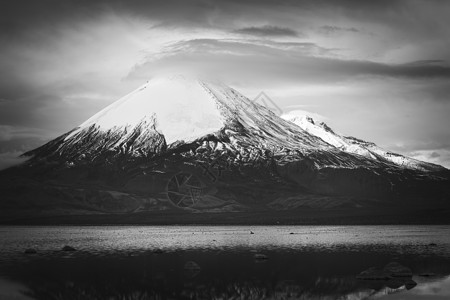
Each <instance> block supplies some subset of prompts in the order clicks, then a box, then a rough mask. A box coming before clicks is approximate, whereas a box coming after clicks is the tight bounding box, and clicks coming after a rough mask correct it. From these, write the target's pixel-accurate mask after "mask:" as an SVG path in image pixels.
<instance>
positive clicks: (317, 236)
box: [0, 226, 450, 300]
mask: <svg viewBox="0 0 450 300" xmlns="http://www.w3.org/2000/svg"><path fill="white" fill-rule="evenodd" d="M252 233H253V234H252ZM65 245H70V246H72V247H74V248H75V249H77V251H72V252H67V251H61V249H62V247H63V246H65ZM28 248H33V249H35V250H36V251H37V253H35V254H25V253H24V251H25V250H26V249H28ZM390 262H398V263H400V264H402V265H404V266H406V267H408V268H410V269H411V270H412V272H413V276H412V277H409V278H395V279H386V280H362V279H357V275H358V274H359V273H361V272H362V271H364V270H367V269H368V268H371V267H378V268H383V266H385V265H386V264H388V263H390ZM449 275H450V226H270V227H269V226H267V227H264V226H261V227H251V226H236V227H233V226H226V227H225V226H223V227H222V226H183V227H179V226H169V227H157V226H142V227H139V226H109V227H100V226H95V227H86V226H71V227H18V226H17V227H12V226H2V227H0V299H46V300H47V299H372V298H374V299H385V298H386V299H450V276H449Z"/></svg>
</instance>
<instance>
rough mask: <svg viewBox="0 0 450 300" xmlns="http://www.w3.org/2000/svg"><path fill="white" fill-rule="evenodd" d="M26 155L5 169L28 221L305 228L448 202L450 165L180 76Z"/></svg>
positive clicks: (11, 195) (11, 203)
mask: <svg viewBox="0 0 450 300" xmlns="http://www.w3.org/2000/svg"><path fill="white" fill-rule="evenodd" d="M24 156H27V157H29V160H28V161H27V162H26V163H25V164H23V165H22V166H19V167H15V168H11V169H9V170H5V171H3V172H1V173H0V175H1V176H2V177H3V179H4V180H2V182H3V185H2V186H1V189H2V191H3V194H4V195H6V198H5V199H6V200H4V201H2V202H1V203H0V205H2V206H3V207H4V208H5V209H4V210H2V211H4V212H6V213H9V214H10V215H17V214H19V215H21V216H22V217H23V216H24V215H28V216H31V215H35V214H36V211H40V212H41V214H42V213H43V214H50V215H58V214H59V215H61V214H73V215H77V216H86V215H93V214H94V215H98V214H103V215H104V214H114V215H115V214H123V213H126V214H127V215H132V216H133V218H137V219H139V217H138V216H142V215H146V214H151V215H152V216H153V218H156V219H158V218H165V217H167V214H169V215H171V214H172V213H174V212H178V213H180V214H182V215H183V218H186V214H187V215H191V214H190V213H191V212H196V213H206V214H207V215H208V213H213V212H222V213H225V212H241V214H238V215H233V217H230V218H228V217H227V218H228V219H227V220H228V222H231V223H233V222H234V221H235V220H236V219H235V218H238V217H236V216H242V214H244V215H245V214H257V215H258V220H260V221H261V222H262V223H265V222H272V221H273V220H274V218H275V216H279V217H276V218H280V219H281V220H287V219H288V220H291V221H292V220H293V221H292V222H299V220H300V219H304V218H305V214H309V213H312V212H315V213H316V214H317V213H318V214H319V215H320V216H322V217H323V215H324V214H325V215H327V214H329V213H331V212H335V211H336V210H337V211H339V214H342V213H343V212H345V213H344V215H348V214H352V215H354V214H357V215H358V214H361V213H362V212H366V213H367V212H373V211H378V212H379V211H383V212H385V211H386V210H389V211H392V210H394V211H395V209H399V208H401V209H402V210H404V207H405V205H408V206H409V207H415V209H422V208H423V207H424V205H425V206H430V207H433V208H436V207H445V206H446V205H447V202H448V201H447V199H448V195H449V193H448V188H447V187H448V183H449V175H448V171H447V170H446V169H445V168H442V167H440V166H436V165H432V164H427V163H424V162H419V161H415V160H412V159H409V158H406V157H404V156H401V157H400V156H398V155H394V154H392V153H389V152H387V151H384V150H382V149H380V148H378V147H376V146H375V145H374V144H371V143H367V142H363V141H361V140H358V139H355V138H351V137H343V136H340V135H337V134H336V133H334V131H333V130H331V128H329V127H328V126H327V125H326V124H316V123H315V122H314V120H312V119H311V118H304V119H298V120H291V121H289V120H284V119H282V118H280V117H278V116H277V115H275V114H274V113H273V112H271V111H270V110H268V109H267V108H265V107H263V106H260V105H258V104H256V103H254V102H252V101H250V100H249V99H247V98H246V97H245V96H243V95H242V94H240V93H239V92H237V91H236V90H234V89H232V88H230V87H228V86H226V85H224V84H221V83H219V82H214V81H208V80H199V79H195V78H191V77H185V76H179V75H177V76H169V77H159V78H154V79H152V80H150V81H149V82H147V83H146V84H144V85H143V86H141V87H139V88H138V89H137V90H135V91H133V92H131V93H130V94H128V95H126V96H124V97H123V98H121V99H119V100H118V101H116V102H114V103H113V104H111V105H110V106H108V107H106V108H105V109H103V110H101V111H100V112H98V113H97V114H95V115H94V116H92V117H91V118H89V119H88V120H87V121H85V122H83V123H82V124H81V125H80V126H78V127H76V128H75V129H73V130H71V131H70V132H68V133H66V134H64V135H62V136H60V137H58V138H56V139H55V140H53V141H50V142H49V143H47V144H45V145H43V146H42V147H39V148H37V149H35V150H32V151H30V152H27V153H25V154H24ZM19 190H20V192H18V191H19ZM430 203H432V204H430ZM394 208H395V209H394ZM408 211H409V210H408ZM268 212H277V214H275V215H274V214H272V213H270V214H269V215H268ZM195 215H197V216H198V214H195ZM115 216H116V217H117V215H115ZM155 216H156V217H155ZM177 218H178V217H177ZM189 218H190V219H189V220H191V222H194V223H195V222H197V221H198V219H196V218H195V217H192V216H191V217H189ZM199 218H200V217H199ZM309 218H312V219H314V218H315V215H314V214H313V213H312V215H310V216H309ZM200 219H201V218H200ZM139 220H140V219H139ZM146 220H147V221H148V219H146ZM158 220H160V219H158ZM164 220H166V219H164ZM168 220H169V221H167V220H166V221H167V222H169V223H170V222H171V221H170V218H169V219H168ZM202 220H203V219H202ZM268 220H272V221H268ZM314 220H315V219H314ZM178 221H179V220H178ZM198 222H200V221H198ZM208 222H211V220H210V219H209V221H208ZM214 222H220V220H215V219H214ZM224 222H225V221H224ZM314 222H315V221H314Z"/></svg>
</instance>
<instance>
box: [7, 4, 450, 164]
mask: <svg viewBox="0 0 450 300" xmlns="http://www.w3.org/2000/svg"><path fill="white" fill-rule="evenodd" d="M448 16H450V1H444V0H442V1H440V0H435V1H433V0H422V1H420V0H408V1H401V0H397V1H396V0H379V1H361V0H345V1H336V0H333V1H331V0H329V1H325V0H316V1H301V0H296V1H294V0H292V1H268V0H258V1H256V0H255V1H237V0H231V1H230V0H228V1H225V0H224V1H213V0H203V1H185V0H176V1H174V0H164V1H144V0H142V1H120V0H116V1H107V0H102V1H87V0H78V1H68V0H57V1H46V0H41V1H24V0H11V1H9V0H1V1H0V44H1V47H0V78H1V80H0V168H1V167H2V166H4V165H7V164H10V163H12V162H13V161H14V157H15V156H17V155H18V154H20V153H22V152H23V151H26V150H30V149H32V148H35V147H37V146H39V145H41V144H42V143H44V142H46V141H48V140H50V139H52V138H55V137H57V136H58V135H60V134H62V133H64V132H67V131H68V130H70V129H72V128H73V127H75V126H77V125H79V124H81V123H82V122H83V121H85V120H86V119H88V118H89V117H90V116H92V115H93V114H95V113H96V112H97V111H99V110H100V109H102V108H103V107H105V106H107V105H108V104H110V103H112V102H114V101H115V100H117V99H118V98H120V97H121V96H123V95H125V94H127V93H128V92H130V91H132V90H133V89H135V88H137V87H138V86H140V85H142V84H143V83H145V82H146V81H147V80H149V79H151V78H152V76H154V75H156V74H160V73H163V72H181V73H183V72H187V71H197V72H202V73H204V72H210V73H212V74H214V76H215V77H220V78H221V79H222V80H223V81H224V82H225V83H226V84H228V85H230V86H232V87H234V88H236V89H237V90H238V91H240V92H242V93H243V94H244V95H246V96H248V97H249V98H253V97H255V96H256V95H257V94H259V93H260V92H261V91H265V93H266V94H268V95H269V96H270V97H271V98H272V99H273V100H274V101H275V102H276V103H277V104H278V106H279V107H280V108H282V109H283V111H285V112H290V111H294V110H301V111H308V112H311V113H312V114H314V115H316V116H317V115H318V116H320V117H323V118H324V119H325V120H326V122H327V123H328V124H329V125H330V126H331V127H332V128H333V129H334V130H335V131H337V132H339V133H341V134H344V135H352V136H355V137H358V138H361V139H365V140H368V141H373V142H376V143H377V144H378V145H379V146H381V147H384V148H387V149H389V150H392V151H395V152H399V153H402V154H406V155H409V156H413V157H416V158H419V159H422V160H426V161H430V162H435V163H440V164H443V165H445V166H447V167H450V130H449V128H450V126H449V125H450V118H449V117H448V116H449V115H450V99H449V98H450V96H449V95H450V81H449V79H450V66H449V63H448V62H449V58H450V51H448V49H450V18H449V17H448Z"/></svg>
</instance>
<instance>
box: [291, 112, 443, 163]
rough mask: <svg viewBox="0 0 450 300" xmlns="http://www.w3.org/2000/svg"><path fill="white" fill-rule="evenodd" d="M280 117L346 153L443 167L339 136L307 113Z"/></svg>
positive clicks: (391, 161)
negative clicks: (317, 122)
mask: <svg viewBox="0 0 450 300" xmlns="http://www.w3.org/2000/svg"><path fill="white" fill-rule="evenodd" d="M282 117H283V118H285V119H286V120H288V121H290V122H292V123H294V124H295V125H297V126H299V127H300V128H302V129H303V130H305V131H307V132H308V133H310V134H312V135H315V136H317V137H319V138H321V139H322V140H323V141H325V142H326V143H328V144H330V145H333V146H334V147H336V148H338V149H340V150H341V151H344V152H347V153H351V154H357V155H361V156H364V157H367V158H370V159H373V160H377V161H381V162H388V163H394V164H395V165H397V166H400V167H404V168H410V169H416V170H422V171H440V170H442V169H443V167H441V166H438V165H434V164H431V163H426V162H422V161H419V160H416V159H412V158H409V157H406V156H403V155H401V154H397V153H393V152H390V151H386V150H384V149H382V148H380V147H378V146H377V145H376V144H375V143H372V142H366V141H364V140H361V139H358V138H354V137H350V136H347V137H346V136H341V135H339V134H337V133H335V132H334V131H333V130H332V129H331V128H330V127H329V126H328V125H327V124H325V123H324V122H320V123H319V124H316V122H315V121H314V120H313V119H312V118H311V117H309V116H307V115H304V116H294V117H293V116H290V115H289V114H287V115H285V116H282Z"/></svg>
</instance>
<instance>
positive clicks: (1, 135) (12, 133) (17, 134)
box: [0, 125, 46, 142]
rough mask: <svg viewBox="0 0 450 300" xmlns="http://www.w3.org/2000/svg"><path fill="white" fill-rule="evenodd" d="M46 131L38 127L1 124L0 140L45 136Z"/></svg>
mask: <svg viewBox="0 0 450 300" xmlns="http://www.w3.org/2000/svg"><path fill="white" fill-rule="evenodd" d="M45 134H46V132H45V131H43V130H42V129H38V128H28V127H20V126H10V125H0V142H5V141H10V140H12V139H20V138H45Z"/></svg>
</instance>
